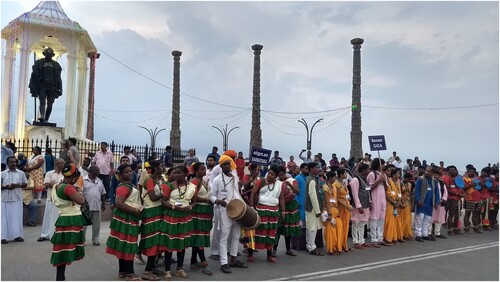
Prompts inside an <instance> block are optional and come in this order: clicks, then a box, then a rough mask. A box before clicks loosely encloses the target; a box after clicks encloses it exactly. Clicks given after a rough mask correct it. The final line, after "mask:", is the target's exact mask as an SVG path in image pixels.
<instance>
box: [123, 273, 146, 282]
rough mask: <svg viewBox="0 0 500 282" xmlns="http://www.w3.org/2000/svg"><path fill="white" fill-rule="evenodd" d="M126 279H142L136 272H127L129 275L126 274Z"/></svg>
mask: <svg viewBox="0 0 500 282" xmlns="http://www.w3.org/2000/svg"><path fill="white" fill-rule="evenodd" d="M125 280H126V281H141V280H142V279H141V277H139V275H137V274H135V273H131V274H127V276H125Z"/></svg>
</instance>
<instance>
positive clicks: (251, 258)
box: [247, 255, 255, 262]
mask: <svg viewBox="0 0 500 282" xmlns="http://www.w3.org/2000/svg"><path fill="white" fill-rule="evenodd" d="M247 259H248V261H249V262H255V257H254V256H253V255H250V256H248V257H247Z"/></svg>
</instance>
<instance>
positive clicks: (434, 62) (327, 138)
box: [1, 0, 499, 170]
mask: <svg viewBox="0 0 500 282" xmlns="http://www.w3.org/2000/svg"><path fill="white" fill-rule="evenodd" d="M38 3H39V1H25V0H23V1H12V2H11V1H1V23H2V28H3V27H5V26H6V25H7V24H8V22H9V21H11V20H13V19H15V18H17V17H18V16H20V15H21V14H22V13H24V12H29V11H31V10H32V9H33V8H34V7H35V6H36V5H37V4H38ZM60 3H61V5H62V8H63V9H64V11H65V12H66V14H67V15H68V16H69V18H70V19H71V20H73V21H77V22H78V23H79V24H80V25H81V26H82V27H83V28H84V29H86V30H87V31H88V33H89V35H90V37H91V38H92V40H93V42H94V44H95V45H96V47H97V49H98V51H99V52H100V53H101V57H100V59H99V60H98V61H97V68H96V84H95V93H96V94H95V95H96V98H95V101H96V103H95V141H108V142H110V141H111V140H114V141H115V142H116V143H120V144H134V145H140V144H146V143H150V137H149V134H148V133H147V132H146V131H145V130H144V129H141V128H139V127H138V126H139V125H140V126H145V127H147V128H152V129H154V128H156V127H159V128H166V129H167V130H166V131H163V132H161V133H159V135H158V139H157V145H158V146H162V147H164V146H166V145H168V143H169V130H170V126H171V105H172V83H173V79H172V72H173V58H172V55H171V52H172V50H180V51H182V52H183V54H182V57H181V132H182V137H181V146H182V148H183V149H187V148H192V147H195V148H196V149H197V152H198V155H199V156H202V157H203V159H204V156H206V154H207V153H208V152H210V150H211V147H212V146H213V145H216V146H218V147H219V148H220V151H222V136H221V134H220V133H219V132H218V131H217V130H216V129H214V128H212V126H219V127H221V126H224V125H225V124H228V128H229V129H230V128H232V127H235V126H239V129H235V130H234V131H233V132H232V133H231V134H230V135H229V147H230V148H232V149H235V150H237V151H243V152H244V154H245V156H246V155H247V154H248V150H249V142H250V128H251V106H252V79H253V77H252V75H253V51H252V49H251V46H252V45H253V44H256V43H258V44H262V45H263V46H264V49H263V50H262V55H261V102H262V106H261V109H262V113H261V115H262V119H261V124H262V139H263V147H264V148H267V149H270V150H279V151H280V153H281V156H282V157H283V158H284V159H288V157H289V156H290V155H294V156H295V158H296V159H298V158H297V157H298V154H299V152H300V150H301V149H303V148H305V147H306V130H305V128H304V126H303V125H301V124H300V123H298V122H296V120H297V118H299V117H304V118H305V119H306V121H307V122H308V124H309V126H311V125H312V124H313V123H314V122H315V121H316V120H318V119H319V118H324V122H322V123H318V124H317V125H316V127H315V128H314V132H313V140H312V141H313V142H312V152H313V154H316V153H318V152H322V153H323V156H324V158H325V159H326V160H327V161H328V160H329V159H330V158H331V154H332V153H334V152H335V153H337V156H339V157H346V158H348V157H349V150H350V130H351V124H350V121H351V112H350V106H351V93H352V56H353V49H352V45H351V44H350V40H351V39H353V38H356V37H360V38H363V39H364V40H365V42H364V44H363V45H362V48H361V66H362V70H361V76H362V79H361V93H362V94H361V96H362V113H361V115H362V131H363V152H369V146H368V136H369V135H385V138H386V142H387V147H388V150H387V151H381V155H382V157H383V158H388V157H389V156H390V155H391V154H392V151H397V152H398V155H399V156H400V157H401V158H402V159H403V160H405V159H406V158H414V157H415V156H419V157H420V159H421V160H423V159H425V160H427V162H428V163H431V162H435V163H438V162H439V161H440V160H444V161H445V164H446V165H448V164H455V165H457V167H458V168H459V170H463V169H464V167H465V165H466V164H468V163H472V164H474V165H475V166H476V167H477V168H479V169H480V168H482V167H483V166H485V165H486V164H487V163H496V162H497V161H498V157H499V144H498V140H499V106H498V100H499V45H498V42H499V4H498V2H312V3H311V2H101V1H92V2H80V1H78V2H77V1H60ZM4 45H5V43H3V44H2V56H3V54H4V53H5V48H4ZM58 61H59V62H60V63H61V65H62V66H63V68H65V67H66V66H67V60H66V58H65V56H62V57H61V58H59V59H58ZM3 65H4V61H3V60H2V68H3ZM127 67H130V68H132V69H134V70H135V71H136V72H133V71H131V70H130V69H128V68H127ZM66 75H67V71H66V70H64V72H63V77H65V76H66ZM2 83H3V81H2ZM193 97H196V98H199V99H195V98H193ZM200 99H202V100H209V101H213V102H216V103H219V104H223V105H226V106H222V105H217V104H212V103H207V102H204V101H202V100H200ZM54 106H55V110H54V113H53V115H52V117H51V120H52V121H54V122H56V123H57V124H58V126H64V106H65V96H63V97H61V98H59V99H58V100H56V102H55V104H54ZM27 114H28V116H27V119H30V116H33V99H29V101H28V109H27ZM372 155H374V156H375V155H377V152H372ZM299 163H300V160H299Z"/></svg>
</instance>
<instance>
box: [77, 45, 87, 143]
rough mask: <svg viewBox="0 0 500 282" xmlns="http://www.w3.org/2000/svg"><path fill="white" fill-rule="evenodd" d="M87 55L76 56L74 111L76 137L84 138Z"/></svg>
mask: <svg viewBox="0 0 500 282" xmlns="http://www.w3.org/2000/svg"><path fill="white" fill-rule="evenodd" d="M87 70H88V67H87V56H86V54H80V55H79V58H78V92H77V107H76V108H77V111H76V129H75V134H76V136H77V137H78V138H84V137H85V134H84V132H83V129H84V124H85V118H84V113H86V112H87V106H88V105H86V104H85V100H87V99H86V98H87V97H86V96H87V93H86V91H85V90H86V86H87Z"/></svg>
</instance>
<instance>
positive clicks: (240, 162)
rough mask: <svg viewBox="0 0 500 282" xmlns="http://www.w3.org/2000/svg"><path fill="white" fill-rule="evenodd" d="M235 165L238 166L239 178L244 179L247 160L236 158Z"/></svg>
mask: <svg viewBox="0 0 500 282" xmlns="http://www.w3.org/2000/svg"><path fill="white" fill-rule="evenodd" d="M234 163H235V164H236V174H238V178H239V179H243V175H244V174H245V159H244V158H236V159H234Z"/></svg>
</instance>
